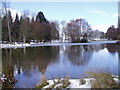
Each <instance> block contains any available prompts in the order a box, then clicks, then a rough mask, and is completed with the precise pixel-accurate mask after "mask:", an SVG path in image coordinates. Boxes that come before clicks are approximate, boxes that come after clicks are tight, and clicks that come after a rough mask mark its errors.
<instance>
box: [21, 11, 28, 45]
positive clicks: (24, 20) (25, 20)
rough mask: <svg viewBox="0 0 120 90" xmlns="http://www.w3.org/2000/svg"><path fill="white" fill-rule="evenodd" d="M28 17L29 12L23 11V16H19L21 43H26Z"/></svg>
mask: <svg viewBox="0 0 120 90" xmlns="http://www.w3.org/2000/svg"><path fill="white" fill-rule="evenodd" d="M28 15H29V11H28V10H24V11H23V16H21V19H20V35H21V36H20V37H21V38H22V40H23V43H26V41H28V37H29V31H30V19H29V17H28Z"/></svg>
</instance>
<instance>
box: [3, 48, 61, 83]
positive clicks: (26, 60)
mask: <svg viewBox="0 0 120 90" xmlns="http://www.w3.org/2000/svg"><path fill="white" fill-rule="evenodd" d="M58 53H59V47H34V48H24V49H23V48H22V49H3V50H2V57H3V58H2V60H3V73H4V74H5V75H6V77H8V78H9V79H14V69H15V68H14V67H15V66H16V68H17V72H18V74H20V72H21V67H22V70H24V71H26V72H28V74H27V73H26V75H29V74H30V73H29V70H32V69H36V67H38V69H39V70H40V72H41V73H42V74H44V73H45V71H46V68H47V66H48V65H49V64H50V63H52V62H55V61H56V58H57V56H58ZM11 81H12V80H11Z"/></svg>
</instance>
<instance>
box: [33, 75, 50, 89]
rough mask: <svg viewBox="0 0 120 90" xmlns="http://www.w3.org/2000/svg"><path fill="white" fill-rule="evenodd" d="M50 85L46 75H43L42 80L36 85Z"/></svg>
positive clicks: (40, 86) (38, 86) (41, 86)
mask: <svg viewBox="0 0 120 90" xmlns="http://www.w3.org/2000/svg"><path fill="white" fill-rule="evenodd" d="M46 85H49V83H48V82H47V80H46V77H45V76H42V77H41V82H40V83H39V84H37V85H35V87H36V88H43V87H44V86H46Z"/></svg>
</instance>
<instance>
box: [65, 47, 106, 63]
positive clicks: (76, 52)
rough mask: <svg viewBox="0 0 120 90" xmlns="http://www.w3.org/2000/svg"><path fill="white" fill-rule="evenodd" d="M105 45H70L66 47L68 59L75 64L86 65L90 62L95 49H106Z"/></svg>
mask: <svg viewBox="0 0 120 90" xmlns="http://www.w3.org/2000/svg"><path fill="white" fill-rule="evenodd" d="M104 48H105V45H83V46H69V47H68V48H67V49H66V54H67V56H68V59H69V60H70V61H71V62H72V63H73V64H75V65H85V64H87V63H88V62H89V60H90V58H91V57H92V54H93V52H94V51H99V50H101V49H104Z"/></svg>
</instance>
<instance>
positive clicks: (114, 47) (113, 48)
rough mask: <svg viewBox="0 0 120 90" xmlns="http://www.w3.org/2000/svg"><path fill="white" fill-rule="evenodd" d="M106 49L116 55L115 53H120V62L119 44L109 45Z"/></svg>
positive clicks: (119, 54)
mask: <svg viewBox="0 0 120 90" xmlns="http://www.w3.org/2000/svg"><path fill="white" fill-rule="evenodd" d="M106 48H107V49H108V51H109V52H110V53H112V54H114V53H115V52H118V57H119V59H118V60H119V61H120V45H118V44H107V45H106Z"/></svg>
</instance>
